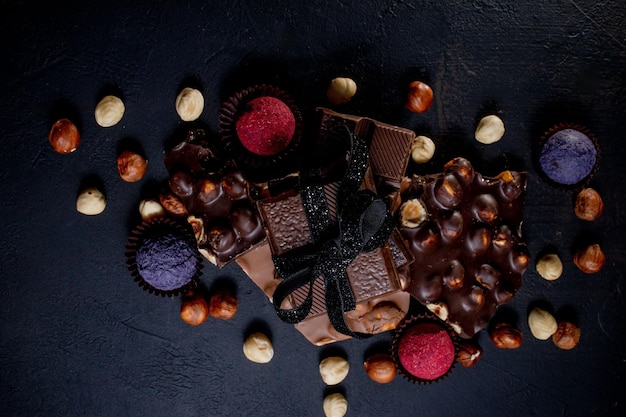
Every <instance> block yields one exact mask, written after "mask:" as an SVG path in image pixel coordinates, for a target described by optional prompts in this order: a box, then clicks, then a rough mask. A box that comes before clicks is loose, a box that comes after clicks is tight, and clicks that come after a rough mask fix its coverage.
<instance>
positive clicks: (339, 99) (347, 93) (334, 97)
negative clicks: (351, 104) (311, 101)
mask: <svg viewBox="0 0 626 417" xmlns="http://www.w3.org/2000/svg"><path fill="white" fill-rule="evenodd" d="M355 94H356V83H355V82H354V80H352V79H351V78H343V77H339V78H335V79H333V80H332V81H331V82H330V85H329V86H328V90H327V91H326V96H327V97H328V100H329V101H330V102H331V103H333V104H334V105H338V104H343V103H347V102H348V101H350V100H351V99H352V97H354V95H355Z"/></svg>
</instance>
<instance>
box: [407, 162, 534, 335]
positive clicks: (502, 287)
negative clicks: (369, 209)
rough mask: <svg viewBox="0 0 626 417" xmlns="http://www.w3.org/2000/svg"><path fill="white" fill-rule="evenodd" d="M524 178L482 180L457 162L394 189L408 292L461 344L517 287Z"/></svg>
mask: <svg viewBox="0 0 626 417" xmlns="http://www.w3.org/2000/svg"><path fill="white" fill-rule="evenodd" d="M526 177H527V176H526V173H518V172H513V171H504V172H502V173H501V174H500V175H498V176H497V177H495V178H485V177H483V176H482V175H481V174H479V173H475V172H474V169H473V167H472V165H471V164H470V162H469V161H467V160H465V159H463V158H456V159H454V160H452V161H450V162H448V163H447V164H446V165H445V167H444V172H443V173H442V174H439V175H429V176H414V177H413V178H411V180H410V181H407V182H406V183H405V184H403V188H402V189H401V190H400V194H401V200H402V206H400V209H399V217H400V221H401V222H402V224H403V226H402V227H401V228H400V232H401V233H402V235H403V236H404V238H405V239H406V240H407V241H408V242H409V246H410V249H411V252H412V253H413V255H414V257H415V262H414V263H413V265H412V266H411V282H410V284H409V288H408V291H409V292H410V293H411V295H413V296H414V297H415V298H416V299H417V300H419V301H420V302H421V303H423V304H424V305H425V306H426V307H427V308H429V309H430V310H431V311H433V312H434V313H435V314H437V315H439V317H440V318H442V319H444V320H445V321H447V322H448V323H449V324H450V325H451V326H452V327H453V328H454V329H455V330H457V332H458V333H459V334H460V335H461V336H462V337H464V338H470V337H472V336H473V335H474V334H475V333H476V332H478V331H480V330H481V329H483V328H484V327H485V326H486V325H487V323H488V322H489V320H490V319H491V317H492V316H493V314H494V313H495V311H496V308H497V307H498V306H499V305H501V304H504V303H508V302H510V301H511V299H512V298H513V296H514V294H515V293H516V291H517V290H518V289H519V288H520V287H521V285H522V275H523V274H524V272H525V270H526V268H527V266H528V261H529V256H528V251H527V248H526V244H525V243H524V241H523V239H522V237H521V223H522V215H523V200H524V194H525V190H526ZM420 204H421V208H420ZM420 209H425V210H426V215H425V216H424V217H423V222H421V224H420V219H419V218H420V216H418V215H416V213H419V212H420Z"/></svg>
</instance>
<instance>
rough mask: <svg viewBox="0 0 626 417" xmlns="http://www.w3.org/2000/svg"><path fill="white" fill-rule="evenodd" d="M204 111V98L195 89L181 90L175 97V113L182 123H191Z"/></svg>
mask: <svg viewBox="0 0 626 417" xmlns="http://www.w3.org/2000/svg"><path fill="white" fill-rule="evenodd" d="M202 110H204V97H203V96H202V93H201V92H200V91H198V90H196V89H195V88H190V87H186V88H183V89H182V91H181V92H180V93H178V96H177V97H176V112H177V113H178V115H179V116H180V118H181V120H182V121H184V122H193V121H194V120H196V119H197V118H198V117H200V115H201V114H202Z"/></svg>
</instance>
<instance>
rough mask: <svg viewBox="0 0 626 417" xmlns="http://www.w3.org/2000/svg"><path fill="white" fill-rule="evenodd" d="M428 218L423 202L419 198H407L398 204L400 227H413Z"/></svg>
mask: <svg viewBox="0 0 626 417" xmlns="http://www.w3.org/2000/svg"><path fill="white" fill-rule="evenodd" d="M427 218H428V212H427V211H426V207H425V206H424V203H422V202H421V201H420V200H419V199H417V198H413V199H411V200H407V201H405V202H404V203H402V205H401V206H400V224H401V225H402V227H408V228H411V229H414V228H416V227H419V225H421V224H422V223H424V221H425V220H426V219H427Z"/></svg>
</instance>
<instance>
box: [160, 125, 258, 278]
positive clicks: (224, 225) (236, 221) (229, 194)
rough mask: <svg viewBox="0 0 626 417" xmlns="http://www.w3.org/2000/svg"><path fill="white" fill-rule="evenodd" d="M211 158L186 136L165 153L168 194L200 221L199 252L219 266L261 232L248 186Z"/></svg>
mask: <svg viewBox="0 0 626 417" xmlns="http://www.w3.org/2000/svg"><path fill="white" fill-rule="evenodd" d="M215 155H216V152H215V151H214V150H213V149H212V148H211V147H210V146H209V144H208V143H206V142H199V141H195V140H190V139H189V136H188V138H187V140H186V141H185V142H183V143H181V144H179V145H177V146H176V147H174V148H173V149H172V150H171V151H170V152H169V153H168V155H167V157H166V158H165V164H166V166H167V167H168V168H169V169H170V180H169V186H170V188H171V190H172V191H173V192H174V194H176V195H177V196H178V197H179V198H180V199H181V200H182V202H183V203H184V205H185V207H186V209H187V212H188V213H189V214H190V215H192V216H194V217H195V218H197V219H200V220H201V221H202V227H203V229H204V233H203V234H200V235H198V234H197V235H196V237H197V238H198V246H199V248H201V249H206V250H207V251H208V252H209V254H211V256H214V259H210V260H211V261H212V262H214V263H216V264H217V265H219V266H223V265H225V264H227V263H228V262H230V261H232V260H233V259H234V258H235V257H236V256H237V255H239V254H241V253H242V252H244V251H246V250H248V249H249V248H251V247H252V246H254V245H255V244H257V243H259V242H260V241H262V240H263V239H264V238H265V231H264V229H263V223H262V221H261V218H260V217H259V214H258V212H257V210H256V208H255V206H254V205H253V203H252V201H251V198H250V192H249V187H248V182H247V181H246V179H245V178H244V177H243V175H242V174H241V172H240V171H239V170H238V169H237V168H235V167H234V166H233V165H232V164H229V163H228V161H224V160H221V161H220V160H219V159H218V158H217V157H216V156H215ZM220 162H221V163H220Z"/></svg>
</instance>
